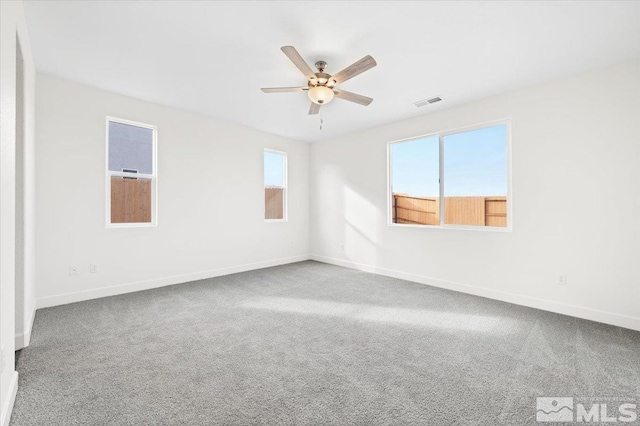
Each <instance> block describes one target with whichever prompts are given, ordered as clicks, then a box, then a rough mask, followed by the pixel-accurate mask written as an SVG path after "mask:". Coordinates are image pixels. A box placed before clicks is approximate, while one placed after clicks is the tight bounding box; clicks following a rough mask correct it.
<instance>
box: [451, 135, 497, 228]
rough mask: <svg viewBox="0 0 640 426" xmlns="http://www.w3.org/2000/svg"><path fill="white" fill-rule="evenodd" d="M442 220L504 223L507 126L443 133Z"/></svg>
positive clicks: (453, 222)
mask: <svg viewBox="0 0 640 426" xmlns="http://www.w3.org/2000/svg"><path fill="white" fill-rule="evenodd" d="M443 149H444V153H443V154H444V196H445V223H446V224H452V225H477V226H507V127H506V125H499V126H493V127H488V128H485V129H479V130H472V131H469V132H463V133H457V134H455V135H449V136H445V137H444V145H443Z"/></svg>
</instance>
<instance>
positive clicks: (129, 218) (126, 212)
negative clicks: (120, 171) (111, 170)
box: [111, 176, 151, 223]
mask: <svg viewBox="0 0 640 426" xmlns="http://www.w3.org/2000/svg"><path fill="white" fill-rule="evenodd" d="M150 222H151V180H150V179H130V178H123V177H119V176H112V177H111V223H150Z"/></svg>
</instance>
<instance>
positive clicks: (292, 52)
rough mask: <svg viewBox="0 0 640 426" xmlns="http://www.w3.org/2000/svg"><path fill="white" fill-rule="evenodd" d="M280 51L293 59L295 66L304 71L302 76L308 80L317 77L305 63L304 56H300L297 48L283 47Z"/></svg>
mask: <svg viewBox="0 0 640 426" xmlns="http://www.w3.org/2000/svg"><path fill="white" fill-rule="evenodd" d="M280 49H281V50H282V51H283V52H284V54H285V55H287V57H288V58H289V59H291V62H293V64H294V65H295V66H296V67H298V69H299V70H300V71H302V74H304V76H305V77H307V78H308V79H309V78H315V76H316V75H315V74H314V73H313V70H312V69H311V67H310V66H309V65H308V64H307V63H306V62H305V61H304V59H302V56H300V54H299V53H298V51H297V50H296V48H295V47H293V46H282V47H281V48H280Z"/></svg>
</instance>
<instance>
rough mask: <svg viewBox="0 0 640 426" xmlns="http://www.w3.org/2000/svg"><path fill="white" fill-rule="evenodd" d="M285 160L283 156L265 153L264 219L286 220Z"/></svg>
mask: <svg viewBox="0 0 640 426" xmlns="http://www.w3.org/2000/svg"><path fill="white" fill-rule="evenodd" d="M284 165H285V159H284V155H283V154H278V153H275V152H268V151H265V153H264V218H265V219H284V210H285V204H284V203H285V193H284V191H285V188H284V185H285V170H284Z"/></svg>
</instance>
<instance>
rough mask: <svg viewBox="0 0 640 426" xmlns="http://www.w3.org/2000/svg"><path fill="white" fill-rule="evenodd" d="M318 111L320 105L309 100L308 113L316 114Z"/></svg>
mask: <svg viewBox="0 0 640 426" xmlns="http://www.w3.org/2000/svg"><path fill="white" fill-rule="evenodd" d="M319 112H320V105H318V104H316V103H314V102H311V106H310V107H309V115H316V114H317V113H319Z"/></svg>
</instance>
